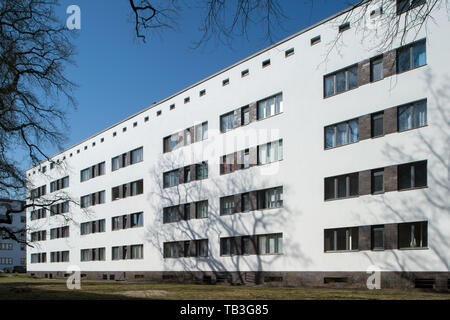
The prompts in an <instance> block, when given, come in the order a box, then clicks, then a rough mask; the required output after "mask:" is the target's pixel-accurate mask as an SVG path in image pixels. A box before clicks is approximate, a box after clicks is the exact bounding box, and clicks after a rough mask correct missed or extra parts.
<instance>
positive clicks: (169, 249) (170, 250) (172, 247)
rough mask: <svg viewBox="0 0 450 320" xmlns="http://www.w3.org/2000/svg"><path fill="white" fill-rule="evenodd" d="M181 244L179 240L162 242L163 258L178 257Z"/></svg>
mask: <svg viewBox="0 0 450 320" xmlns="http://www.w3.org/2000/svg"><path fill="white" fill-rule="evenodd" d="M181 248H182V247H181V245H180V243H179V242H165V243H164V258H179V257H181Z"/></svg>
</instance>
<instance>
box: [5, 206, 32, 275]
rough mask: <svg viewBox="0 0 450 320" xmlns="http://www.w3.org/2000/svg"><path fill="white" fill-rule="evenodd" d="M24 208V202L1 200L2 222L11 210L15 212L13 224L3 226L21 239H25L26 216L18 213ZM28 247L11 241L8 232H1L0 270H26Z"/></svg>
mask: <svg viewBox="0 0 450 320" xmlns="http://www.w3.org/2000/svg"><path fill="white" fill-rule="evenodd" d="M22 207H23V201H18V200H10V199H0V218H2V219H1V220H2V221H5V219H6V213H7V212H8V211H9V210H11V209H12V210H14V212H13V213H11V214H10V215H11V223H10V224H1V223H0V227H1V226H4V227H6V228H8V230H11V231H13V232H16V236H17V237H18V238H19V239H22V240H24V239H25V227H26V214H25V211H23V212H16V211H17V210H21V208H22ZM26 250H27V248H26V245H25V244H22V243H18V242H17V241H15V240H12V239H10V238H9V237H8V236H7V234H6V232H4V231H3V230H0V270H2V271H4V272H11V271H18V270H16V268H17V267H19V268H20V269H22V270H24V269H25V267H26V265H27V262H26Z"/></svg>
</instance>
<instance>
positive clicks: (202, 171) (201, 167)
mask: <svg viewBox="0 0 450 320" xmlns="http://www.w3.org/2000/svg"><path fill="white" fill-rule="evenodd" d="M196 169H197V172H196V177H197V180H202V179H207V178H208V162H207V161H203V162H202V163H199V164H197V165H196Z"/></svg>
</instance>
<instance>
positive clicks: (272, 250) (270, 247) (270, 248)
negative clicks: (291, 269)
mask: <svg viewBox="0 0 450 320" xmlns="http://www.w3.org/2000/svg"><path fill="white" fill-rule="evenodd" d="M258 253H259V254H281V253H283V234H281V233H279V234H271V235H262V236H258Z"/></svg>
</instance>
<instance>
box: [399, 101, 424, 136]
mask: <svg viewBox="0 0 450 320" xmlns="http://www.w3.org/2000/svg"><path fill="white" fill-rule="evenodd" d="M397 112H398V131H405V130H410V129H415V128H420V127H423V126H426V125H427V100H422V101H418V102H414V103H411V104H408V105H405V106H401V107H398V110H397Z"/></svg>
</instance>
